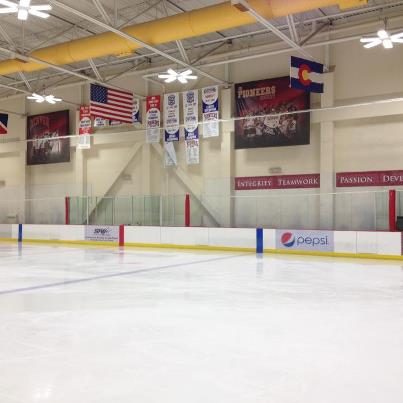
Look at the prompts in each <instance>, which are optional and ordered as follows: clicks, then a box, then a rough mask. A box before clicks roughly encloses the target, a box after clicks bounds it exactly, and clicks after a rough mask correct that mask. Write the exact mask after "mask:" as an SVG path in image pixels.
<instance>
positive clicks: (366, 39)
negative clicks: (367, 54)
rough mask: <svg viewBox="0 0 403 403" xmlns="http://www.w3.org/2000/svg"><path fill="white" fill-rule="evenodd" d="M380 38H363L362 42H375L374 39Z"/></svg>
mask: <svg viewBox="0 0 403 403" xmlns="http://www.w3.org/2000/svg"><path fill="white" fill-rule="evenodd" d="M379 40H380V39H379V38H361V39H360V42H361V43H367V42H373V41H379Z"/></svg>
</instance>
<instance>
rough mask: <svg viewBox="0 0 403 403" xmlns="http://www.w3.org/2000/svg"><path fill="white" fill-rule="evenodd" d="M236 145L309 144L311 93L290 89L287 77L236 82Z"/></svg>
mask: <svg viewBox="0 0 403 403" xmlns="http://www.w3.org/2000/svg"><path fill="white" fill-rule="evenodd" d="M235 97H236V110H235V116H236V117H237V118H238V119H236V121H235V148H236V149H243V148H260V147H279V146H295V145H302V144H309V141H310V114H309V113H296V112H297V111H300V110H306V109H309V108H310V94H309V92H306V91H304V90H300V89H295V88H290V81H289V77H281V78H275V79H271V80H260V81H251V82H248V83H241V84H236V85H235Z"/></svg>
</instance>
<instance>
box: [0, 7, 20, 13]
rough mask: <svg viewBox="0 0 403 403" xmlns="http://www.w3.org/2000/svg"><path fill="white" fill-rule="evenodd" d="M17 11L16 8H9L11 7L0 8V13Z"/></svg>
mask: <svg viewBox="0 0 403 403" xmlns="http://www.w3.org/2000/svg"><path fill="white" fill-rule="evenodd" d="M17 11H18V8H17V7H15V8H11V7H7V8H0V14H11V13H16V12H17Z"/></svg>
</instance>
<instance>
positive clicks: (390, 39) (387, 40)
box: [360, 29, 403, 49]
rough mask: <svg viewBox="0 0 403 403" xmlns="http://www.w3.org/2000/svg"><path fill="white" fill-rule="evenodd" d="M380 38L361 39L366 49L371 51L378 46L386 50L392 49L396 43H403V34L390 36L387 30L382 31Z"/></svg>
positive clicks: (380, 31)
mask: <svg viewBox="0 0 403 403" xmlns="http://www.w3.org/2000/svg"><path fill="white" fill-rule="evenodd" d="M377 35H378V37H372V38H361V39H360V42H361V43H365V45H364V48H366V49H370V48H374V47H375V46H378V45H383V47H384V48H385V49H392V48H393V44H394V43H403V32H400V33H397V34H393V35H390V34H389V33H388V31H386V29H380V30H379V31H378V33H377Z"/></svg>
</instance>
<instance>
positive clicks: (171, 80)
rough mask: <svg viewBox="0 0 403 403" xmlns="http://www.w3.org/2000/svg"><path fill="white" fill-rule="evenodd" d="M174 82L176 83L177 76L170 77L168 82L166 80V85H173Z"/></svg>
mask: <svg viewBox="0 0 403 403" xmlns="http://www.w3.org/2000/svg"><path fill="white" fill-rule="evenodd" d="M174 81H176V77H175V76H169V77H168V78H167V79H166V80H165V82H166V83H168V84H169V83H173V82H174Z"/></svg>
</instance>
